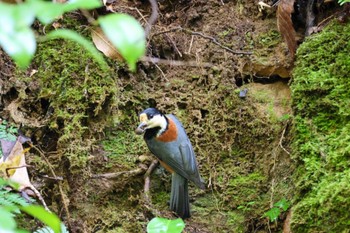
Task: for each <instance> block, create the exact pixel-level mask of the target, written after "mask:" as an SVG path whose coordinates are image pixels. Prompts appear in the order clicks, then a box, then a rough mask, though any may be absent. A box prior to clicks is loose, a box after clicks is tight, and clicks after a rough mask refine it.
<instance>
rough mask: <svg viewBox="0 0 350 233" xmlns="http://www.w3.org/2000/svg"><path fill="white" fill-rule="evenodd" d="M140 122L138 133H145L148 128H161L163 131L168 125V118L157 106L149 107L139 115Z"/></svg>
mask: <svg viewBox="0 0 350 233" xmlns="http://www.w3.org/2000/svg"><path fill="white" fill-rule="evenodd" d="M139 119H140V124H139V126H138V127H137V128H136V130H135V132H136V133H137V134H143V133H144V132H145V131H146V130H147V129H153V128H159V130H160V131H163V130H165V129H166V127H167V120H166V117H165V116H164V114H163V113H161V112H160V111H159V110H158V109H156V108H147V109H146V110H144V111H143V112H141V113H140V115H139Z"/></svg>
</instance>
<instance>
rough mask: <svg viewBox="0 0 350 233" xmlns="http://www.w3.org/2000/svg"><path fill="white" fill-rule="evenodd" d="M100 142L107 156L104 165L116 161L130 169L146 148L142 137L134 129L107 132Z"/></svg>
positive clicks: (111, 164)
mask: <svg viewBox="0 0 350 233" xmlns="http://www.w3.org/2000/svg"><path fill="white" fill-rule="evenodd" d="M101 143H102V145H103V148H104V150H105V151H106V152H107V156H108V158H109V165H106V167H110V166H113V164H115V163H118V165H119V166H125V168H128V169H130V168H132V167H134V166H135V162H136V160H137V158H138V156H139V155H142V154H144V152H145V151H146V150H147V148H146V146H145V143H144V141H143V138H142V137H140V136H138V135H137V134H135V132H134V130H127V131H122V130H115V131H113V132H109V133H107V135H106V137H105V138H104V140H103V141H102V142H101Z"/></svg>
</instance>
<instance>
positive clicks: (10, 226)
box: [0, 206, 17, 232]
mask: <svg viewBox="0 0 350 233" xmlns="http://www.w3.org/2000/svg"><path fill="white" fill-rule="evenodd" d="M0 219H1V221H0V232H3V231H4V232H11V230H14V229H16V226H17V224H16V221H15V220H14V218H13V214H12V213H11V212H10V211H8V210H6V209H4V208H3V207H1V206H0Z"/></svg>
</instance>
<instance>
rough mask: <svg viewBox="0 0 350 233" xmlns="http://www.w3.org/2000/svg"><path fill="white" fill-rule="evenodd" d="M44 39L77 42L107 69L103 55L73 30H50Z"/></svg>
mask: <svg viewBox="0 0 350 233" xmlns="http://www.w3.org/2000/svg"><path fill="white" fill-rule="evenodd" d="M45 38H46V39H57V38H61V39H68V40H72V41H75V42H77V43H78V44H80V45H81V46H83V48H84V49H86V50H87V51H88V52H90V54H91V56H92V57H93V58H94V59H95V60H96V61H97V62H98V63H99V64H100V65H101V67H102V68H103V69H107V68H108V65H107V63H106V61H105V60H104V57H103V56H102V54H101V53H100V52H99V51H98V50H97V49H96V48H95V46H94V45H93V44H92V42H90V41H89V40H87V39H86V38H84V37H83V36H81V35H79V34H78V33H76V32H75V31H72V30H68V29H59V30H56V31H52V32H50V33H49V34H47V35H46V36H45Z"/></svg>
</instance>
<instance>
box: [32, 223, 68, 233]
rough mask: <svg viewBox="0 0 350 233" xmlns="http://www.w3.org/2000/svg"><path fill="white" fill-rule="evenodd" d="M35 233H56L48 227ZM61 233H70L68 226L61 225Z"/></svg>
mask: <svg viewBox="0 0 350 233" xmlns="http://www.w3.org/2000/svg"><path fill="white" fill-rule="evenodd" d="M33 233H54V231H53V230H52V229H51V228H50V227H48V226H46V227H43V228H40V229H37V230H36V231H34V232H33ZM61 233H69V231H68V230H67V228H66V226H65V225H63V224H61Z"/></svg>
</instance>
